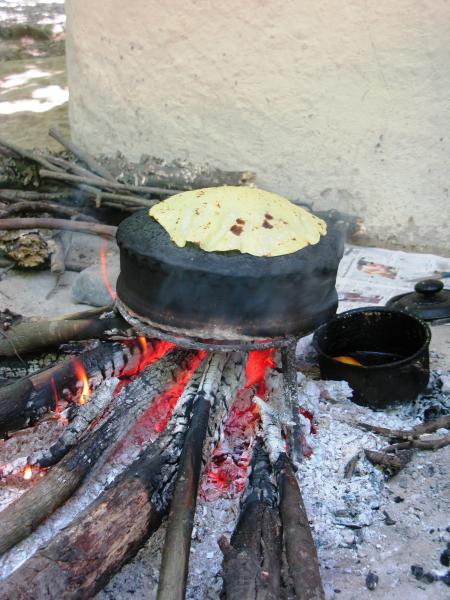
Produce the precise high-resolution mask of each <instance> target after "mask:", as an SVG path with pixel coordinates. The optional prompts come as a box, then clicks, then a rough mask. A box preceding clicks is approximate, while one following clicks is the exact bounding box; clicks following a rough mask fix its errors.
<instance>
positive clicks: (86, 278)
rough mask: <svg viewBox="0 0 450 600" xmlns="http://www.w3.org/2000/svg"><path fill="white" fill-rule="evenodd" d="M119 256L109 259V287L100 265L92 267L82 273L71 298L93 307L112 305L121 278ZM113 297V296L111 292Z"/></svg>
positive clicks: (75, 282)
mask: <svg viewBox="0 0 450 600" xmlns="http://www.w3.org/2000/svg"><path fill="white" fill-rule="evenodd" d="M119 271H120V266H119V256H118V255H113V256H111V257H108V261H107V267H106V276H107V281H108V284H109V286H110V290H108V288H107V285H106V283H105V281H104V278H103V276H102V271H101V268H100V265H99V264H98V265H92V266H91V267H88V268H87V269H84V270H83V271H81V272H80V273H79V274H78V275H77V277H76V278H75V281H74V282H73V284H72V288H71V296H72V298H73V300H75V302H80V303H81V304H89V305H91V306H106V305H107V304H111V302H112V300H113V296H114V297H115V290H116V281H117V277H118V276H119ZM111 291H112V294H113V296H112V295H111V293H110V292H111Z"/></svg>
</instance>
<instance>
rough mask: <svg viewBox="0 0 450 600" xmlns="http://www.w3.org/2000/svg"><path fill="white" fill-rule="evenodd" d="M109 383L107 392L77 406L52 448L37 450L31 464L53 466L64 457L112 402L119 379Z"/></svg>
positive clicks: (111, 380) (112, 379) (31, 458)
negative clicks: (74, 413)
mask: <svg viewBox="0 0 450 600" xmlns="http://www.w3.org/2000/svg"><path fill="white" fill-rule="evenodd" d="M105 383H107V386H106V388H107V393H102V392H103V390H101V391H99V393H98V394H93V396H92V398H90V400H89V402H87V403H85V404H80V405H79V406H78V407H77V412H76V415H75V417H74V418H73V419H72V420H71V421H70V423H69V424H68V425H67V427H66V429H65V430H64V433H63V434H62V436H61V437H60V438H59V439H58V440H57V441H56V443H55V444H53V445H52V446H51V447H50V448H46V449H44V450H40V451H39V452H35V453H34V454H33V455H32V456H30V457H29V458H28V464H29V465H30V466H34V465H38V466H39V467H51V466H52V465H54V464H56V463H57V462H58V461H60V460H61V459H62V457H63V456H64V455H65V454H67V452H68V451H69V450H70V449H71V448H73V446H74V445H75V444H76V442H77V441H78V439H79V438H80V436H81V435H82V434H83V433H84V432H85V431H86V430H87V429H88V427H89V425H90V424H91V423H92V422H93V421H96V420H98V419H99V418H100V417H101V415H102V414H103V413H104V412H105V410H106V409H107V407H108V405H109V404H110V402H111V394H112V393H113V392H114V390H115V388H116V386H117V384H118V383H119V380H118V379H117V378H116V377H111V378H110V379H108V380H107V381H106V382H105Z"/></svg>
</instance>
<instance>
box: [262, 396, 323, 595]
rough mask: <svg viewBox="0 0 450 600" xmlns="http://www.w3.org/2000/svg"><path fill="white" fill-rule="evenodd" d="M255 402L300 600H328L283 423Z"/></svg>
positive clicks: (265, 404) (288, 561) (285, 542)
mask: <svg viewBox="0 0 450 600" xmlns="http://www.w3.org/2000/svg"><path fill="white" fill-rule="evenodd" d="M255 402H256V403H257V405H258V407H259V409H260V413H261V423H262V428H263V433H264V440H265V444H266V448H267V450H268V453H269V457H270V462H271V464H272V468H273V471H274V474H275V476H276V480H277V484H278V490H279V496H280V515H281V523H282V525H283V543H284V547H285V551H286V558H287V563H288V566H289V573H290V575H291V578H292V582H293V585H294V589H295V594H296V598H297V600H324V599H325V594H324V590H323V586H322V581H321V578H320V568H319V560H318V557H317V550H316V547H315V545H314V540H313V537H312V533H311V529H310V527H309V522H308V515H307V513H306V510H305V505H304V503H303V498H302V494H301V491H300V487H299V484H298V481H297V478H296V476H295V473H294V469H293V467H292V462H291V459H290V457H289V456H288V455H287V454H286V451H285V443H284V440H283V436H282V432H281V426H280V423H279V421H278V419H277V415H276V413H275V412H274V410H273V409H272V408H271V406H270V405H268V403H265V402H263V401H262V400H261V399H259V398H255Z"/></svg>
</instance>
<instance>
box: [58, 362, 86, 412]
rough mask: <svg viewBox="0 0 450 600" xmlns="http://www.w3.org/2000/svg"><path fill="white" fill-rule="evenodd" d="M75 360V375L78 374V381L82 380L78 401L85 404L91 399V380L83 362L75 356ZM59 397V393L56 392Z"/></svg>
mask: <svg viewBox="0 0 450 600" xmlns="http://www.w3.org/2000/svg"><path fill="white" fill-rule="evenodd" d="M72 360H73V368H74V370H75V375H76V376H77V379H78V382H81V394H80V397H79V400H78V402H79V403H80V404H84V403H85V402H87V401H88V400H89V397H90V395H91V391H90V389H89V380H88V377H87V375H86V371H85V370H84V367H83V365H82V364H81V362H80V361H79V360H78V359H76V358H74V359H72ZM52 388H53V391H54V394H55V393H56V390H55V388H54V387H53V386H52ZM56 397H57V394H56Z"/></svg>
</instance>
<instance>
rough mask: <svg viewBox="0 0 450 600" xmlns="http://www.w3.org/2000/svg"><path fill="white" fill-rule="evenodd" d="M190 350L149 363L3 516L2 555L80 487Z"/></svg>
mask: <svg viewBox="0 0 450 600" xmlns="http://www.w3.org/2000/svg"><path fill="white" fill-rule="evenodd" d="M192 356H193V354H192V353H191V352H187V351H179V350H174V351H172V352H169V353H168V354H167V355H166V356H164V357H163V358H162V359H161V360H160V361H158V362H157V363H153V364H151V365H149V366H148V367H147V368H146V369H145V370H144V371H143V372H142V373H141V375H140V377H138V378H136V379H134V380H133V381H132V382H131V383H130V384H129V385H128V386H127V387H125V388H124V389H123V390H122V391H121V392H120V393H119V394H118V395H117V396H116V397H115V398H114V399H113V401H112V403H111V409H110V411H109V416H108V417H107V418H106V419H105V420H104V421H103V422H102V423H101V424H100V425H99V426H98V427H97V428H96V429H94V430H92V431H90V432H89V433H88V434H87V435H86V436H85V437H84V438H83V439H82V440H81V442H80V443H79V444H78V445H77V446H76V447H75V448H73V449H72V450H71V451H70V452H69V453H68V454H66V456H65V457H64V458H63V459H62V460H61V461H60V462H59V463H58V465H56V466H55V467H53V468H52V469H51V470H50V471H49V472H48V473H47V474H46V475H45V477H43V478H42V479H41V480H40V481H38V482H37V483H36V484H35V486H34V487H33V488H32V489H31V490H29V491H28V492H26V493H25V494H23V495H22V496H21V497H20V498H18V499H17V500H16V501H14V502H13V503H12V504H10V505H9V506H8V507H7V508H6V509H5V510H4V511H3V512H2V513H0V514H1V516H0V518H1V521H2V537H1V539H0V554H2V553H3V552H6V551H7V550H9V549H10V548H11V547H12V546H14V545H15V544H17V543H18V542H19V541H20V540H22V539H23V538H25V537H26V536H27V535H29V534H30V533H31V532H32V531H34V530H35V529H36V527H37V526H38V525H39V524H40V523H41V522H42V521H43V520H44V519H46V518H47V517H48V516H49V515H50V514H52V513H53V511H54V510H56V508H58V506H60V505H61V504H62V503H63V502H65V500H67V499H68V498H69V497H70V496H71V495H72V494H73V492H74V491H75V490H76V489H77V488H78V487H79V485H80V484H81V482H82V481H83V480H84V479H85V477H86V476H87V474H88V473H89V472H90V470H91V469H92V467H93V466H94V465H95V464H96V463H97V462H98V461H99V460H100V458H101V457H102V455H104V453H105V451H106V450H107V449H108V448H110V447H111V446H112V445H113V444H114V442H115V441H117V439H118V438H119V436H120V434H121V433H123V432H124V431H126V430H128V429H129V427H130V426H131V424H132V423H133V422H134V421H135V420H136V419H137V418H138V417H139V416H140V415H141V414H142V413H143V411H144V410H145V408H146V407H147V406H148V405H149V404H150V403H151V402H152V401H153V400H154V399H155V398H156V397H157V396H158V395H159V394H160V393H161V391H162V390H163V389H165V388H167V386H168V385H169V384H170V382H172V381H173V380H174V379H175V378H176V376H177V374H179V373H180V372H184V371H185V370H186V368H187V363H188V362H189V359H191V358H192Z"/></svg>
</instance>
